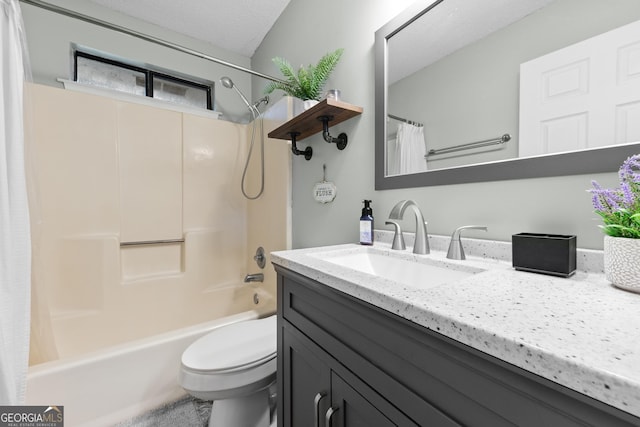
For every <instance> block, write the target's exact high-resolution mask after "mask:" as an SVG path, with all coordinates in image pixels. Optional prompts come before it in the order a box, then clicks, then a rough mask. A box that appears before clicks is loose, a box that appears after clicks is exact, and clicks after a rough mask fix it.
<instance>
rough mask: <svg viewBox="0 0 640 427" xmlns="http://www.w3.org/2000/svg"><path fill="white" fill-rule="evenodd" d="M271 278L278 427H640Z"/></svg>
mask: <svg viewBox="0 0 640 427" xmlns="http://www.w3.org/2000/svg"><path fill="white" fill-rule="evenodd" d="M275 268H276V271H277V273H278V301H279V305H278V399H279V404H278V423H279V426H283V427H306V426H333V427H351V426H387V425H389V426H394V425H397V426H436V427H437V426H461V425H464V426H483V427H484V426H492V427H499V426H513V425H517V426H532V427H533V426H535V427H539V426H554V427H556V426H594V427H595V426H598V427H600V426H611V427H612V426H638V425H640V419H639V418H637V417H634V416H632V415H631V414H628V413H626V412H623V411H620V410H618V409H616V408H613V407H611V406H609V405H606V404H604V403H602V402H600V401H597V400H595V399H592V398H589V397H587V396H585V395H583V394H581V393H578V392H575V391H573V390H570V389H568V388H566V387H563V386H561V385H559V384H557V383H554V382H552V381H549V380H546V379H544V378H542V377H539V376H537V375H535V374H532V373H530V372H528V371H526V370H523V369H521V368H518V367H516V366H513V365H511V364H509V363H506V362H504V361H501V360H499V359H497V358H495V357H492V356H489V355H487V354H485V353H482V352H480V351H478V350H476V349H473V348H471V347H469V346H466V345H464V344H461V343H459V342H457V341H454V340H452V339H449V338H448V337H445V336H443V335H441V334H438V333H437V332H434V331H431V330H429V329H427V328H425V327H422V326H420V325H418V324H415V323H413V322H410V321H408V320H406V319H404V318H402V317H400V316H397V315H395V314H393V313H390V312H388V311H385V310H382V309H380V308H378V307H375V306H373V305H371V304H368V303H365V302H363V301H361V300H359V299H357V298H354V297H352V296H350V295H347V294H345V293H342V292H340V291H337V290H335V289H333V288H330V287H328V286H325V285H323V284H322V283H319V282H317V281H315V280H312V279H310V278H307V277H305V276H302V275H300V274H298V273H296V272H293V271H291V270H288V269H286V268H283V267H282V266H279V265H275Z"/></svg>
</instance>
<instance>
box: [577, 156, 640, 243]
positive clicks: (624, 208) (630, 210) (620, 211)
mask: <svg viewBox="0 0 640 427" xmlns="http://www.w3.org/2000/svg"><path fill="white" fill-rule="evenodd" d="M618 177H619V178H620V188H615V189H607V188H602V187H601V186H600V185H599V184H598V183H597V182H596V181H591V184H592V185H593V188H592V189H590V190H589V192H590V193H591V200H592V202H593V208H594V209H595V212H596V213H597V214H598V215H600V217H601V218H602V220H603V222H604V225H601V226H600V227H601V228H602V229H603V231H604V232H605V234H607V235H609V236H613V237H627V238H631V239H640V154H636V155H635V156H631V157H629V158H628V159H627V160H625V161H624V162H623V163H622V166H620V170H619V171H618Z"/></svg>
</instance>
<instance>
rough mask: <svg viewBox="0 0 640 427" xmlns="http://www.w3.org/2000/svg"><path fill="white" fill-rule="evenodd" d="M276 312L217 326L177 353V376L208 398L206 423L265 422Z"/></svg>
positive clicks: (238, 425) (261, 425)
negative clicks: (210, 404) (209, 413)
mask: <svg viewBox="0 0 640 427" xmlns="http://www.w3.org/2000/svg"><path fill="white" fill-rule="evenodd" d="M276 335H277V327H276V316H275V315H273V316H270V317H266V318H264V319H257V320H247V321H242V322H238V323H233V324H231V325H228V326H223V327H221V328H218V329H216V330H214V331H212V332H210V333H208V334H207V335H205V336H203V337H201V338H200V339H198V340H197V341H195V342H194V343H193V344H191V345H190V346H189V347H188V348H187V349H186V350H185V351H184V353H183V354H182V363H181V367H180V373H179V375H178V381H179V383H180V385H181V386H182V388H184V389H185V390H186V391H187V392H188V393H189V394H190V395H192V396H194V397H196V398H198V399H203V400H213V401H214V402H213V408H212V410H211V418H210V419H209V426H210V427H225V426H234V427H268V426H269V425H270V418H271V417H270V413H271V408H270V406H271V405H270V400H271V399H270V398H271V391H270V389H271V390H272V389H273V387H270V386H272V385H273V384H274V383H275V380H276Z"/></svg>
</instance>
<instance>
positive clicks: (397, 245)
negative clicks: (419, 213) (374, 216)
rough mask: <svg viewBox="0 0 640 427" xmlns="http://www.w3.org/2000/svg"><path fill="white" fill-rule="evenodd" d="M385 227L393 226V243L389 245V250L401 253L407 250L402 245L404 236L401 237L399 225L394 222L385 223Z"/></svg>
mask: <svg viewBox="0 0 640 427" xmlns="http://www.w3.org/2000/svg"><path fill="white" fill-rule="evenodd" d="M385 224H386V225H393V227H394V230H395V232H394V233H393V243H392V244H391V249H395V250H399V251H403V250H405V249H406V248H407V246H406V245H405V244H404V236H403V235H402V228H400V224H398V223H397V222H396V221H386V222H385Z"/></svg>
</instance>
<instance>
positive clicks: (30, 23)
mask: <svg viewBox="0 0 640 427" xmlns="http://www.w3.org/2000/svg"><path fill="white" fill-rule="evenodd" d="M51 3H54V4H56V5H58V6H60V7H63V8H66V9H70V10H73V11H76V12H79V13H81V14H84V15H88V16H91V17H94V18H97V19H100V20H104V21H107V22H110V23H113V24H116V25H119V26H122V27H125V28H130V29H132V30H134V31H138V32H141V33H145V34H149V35H151V36H154V37H157V38H160V39H163V40H168V41H171V42H173V43H176V44H178V45H181V46H185V47H189V48H191V49H195V50H197V51H200V52H202V53H205V54H207V55H210V56H213V57H217V58H219V59H222V60H225V61H228V62H231V63H234V64H237V65H240V66H242V67H245V68H250V58H247V57H245V56H242V55H238V54H235V53H232V52H229V51H227V50H225V49H223V48H221V47H218V46H214V45H212V44H210V43H205V42H201V41H197V40H194V39H192V38H189V37H186V36H182V35H179V34H177V33H175V32H172V31H168V30H164V29H162V28H160V27H158V26H156V25H153V24H150V23H147V22H143V21H140V20H138V19H134V18H131V17H128V16H126V15H123V14H121V13H119V12H116V11H113V10H111V9H108V8H105V7H102V6H99V5H96V4H94V3H92V2H89V1H86V0H57V1H55V2H53V1H52V2H51ZM20 6H21V9H22V14H23V18H24V23H25V27H26V33H27V34H26V35H27V44H28V49H29V57H30V62H31V68H32V75H33V81H34V82H35V83H40V84H44V85H49V86H58V87H61V86H62V85H61V83H59V82H58V81H57V80H56V79H57V78H64V79H69V80H73V66H72V64H73V63H72V56H71V51H72V49H71V45H72V44H77V45H80V46H85V47H89V48H92V49H96V50H98V51H102V52H106V53H108V54H112V55H116V56H119V57H121V58H125V59H127V60H131V61H136V62H139V63H142V64H150V65H153V66H157V67H162V68H165V69H169V70H175V71H178V72H180V73H184V74H187V75H190V76H195V77H199V78H201V79H206V80H209V81H213V82H215V83H216V84H215V92H216V93H215V95H216V96H215V98H216V99H215V101H216V102H215V103H216V110H218V111H220V112H222V113H223V114H224V117H225V118H227V119H229V120H232V121H239V122H240V121H245V122H246V121H248V120H249V113H248V109H247V108H246V107H245V105H244V104H243V103H242V101H241V100H240V98H239V97H238V96H237V94H236V93H234V91H232V90H229V89H226V88H224V87H222V85H220V84H218V80H219V79H220V77H223V76H229V77H231V79H232V80H233V81H234V82H235V83H236V84H237V85H238V87H239V88H240V89H241V90H242V91H243V92H244V93H245V95H246V96H247V98H249V99H252V96H251V95H252V94H251V77H250V75H249V74H247V73H244V72H241V71H236V70H234V69H231V68H229V67H225V66H222V65H218V64H215V63H212V62H210V61H207V60H204V59H200V58H196V57H195V56H192V55H188V54H184V53H181V52H178V51H175V50H171V49H168V48H165V47H162V46H158V45H156V44H154V43H151V42H146V41H143V40H140V39H137V38H135V37H132V36H129V35H126V34H122V33H118V32H116V31H113V30H109V29H106V28H102V27H99V26H97V25H94V24H90V23H87V22H83V21H80V20H77V19H74V18H70V17H66V16H64V15H60V14H57V13H53V12H49V11H46V10H44V9H41V8H38V7H36V6H31V5H28V4H25V3H20Z"/></svg>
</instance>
